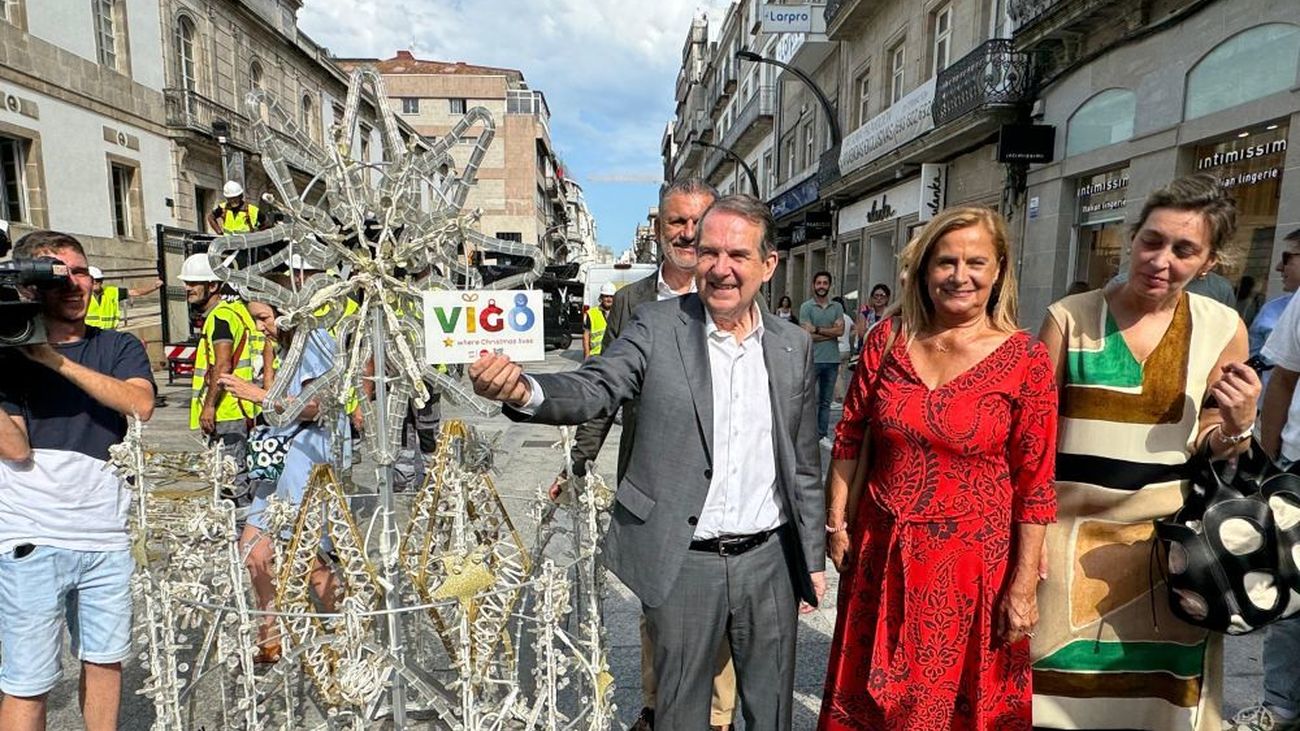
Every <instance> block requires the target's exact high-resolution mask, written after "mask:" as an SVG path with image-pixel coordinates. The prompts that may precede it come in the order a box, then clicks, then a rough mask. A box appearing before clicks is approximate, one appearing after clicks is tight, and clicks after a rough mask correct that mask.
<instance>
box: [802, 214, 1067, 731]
mask: <svg viewBox="0 0 1300 731" xmlns="http://www.w3.org/2000/svg"><path fill="white" fill-rule="evenodd" d="M902 261H903V268H904V273H903V278H902V279H903V282H904V284H903V287H902V291H901V297H902V315H901V317H900V318H896V319H893V320H886V321H884V322H882V323H881V324H880V325H879V326H878V327H876V328H875V329H873V330H872V331H871V332H870V334H868V336H867V342H866V344H865V345H864V347H863V352H862V364H861V367H860V368H858V369H857V373H856V375H855V377H854V382H853V386H852V387H851V390H850V393H849V396H848V398H847V399H846V403H845V406H844V418H843V419H842V420H841V422H840V424H839V427H838V429H837V432H836V440H835V446H834V450H833V460H832V463H831V470H830V475H829V477H828V484H827V491H828V493H827V495H828V498H827V522H826V530H827V531H828V534H829V535H828V536H827V550H828V554H829V555H830V557H831V560H832V561H833V562H834V563H835V565H836V567H837V568H838V569H839V570H840V574H841V576H840V589H839V591H840V594H839V614H838V617H837V619H836V626H835V636H834V640H833V641H832V645H831V653H830V662H829V668H828V670H827V680H826V691H825V697H824V700H823V704H822V712H821V721H820V723H819V728H820V729H823V731H834V730H838V729H871V730H872V731H895V730H898V731H901V730H904V729H906V730H909V731H942V730H943V729H963V730H964V729H971V730H972V731H974V730H980V731H985V730H986V731H1014V730H1015V729H1029V727H1030V696H1031V693H1030V686H1029V643H1028V639H1027V638H1028V637H1029V636H1030V633H1032V632H1033V628H1034V625H1035V622H1036V621H1037V614H1038V613H1037V609H1036V607H1035V602H1036V599H1035V596H1036V589H1037V585H1038V567H1039V552H1040V549H1041V546H1042V540H1043V532H1044V524H1045V523H1048V522H1051V520H1052V519H1053V516H1054V514H1055V507H1056V505H1055V500H1054V496H1053V494H1052V489H1051V485H1052V461H1053V452H1054V449H1053V447H1054V445H1055V443H1056V386H1055V384H1054V382H1053V380H1052V366H1051V361H1050V360H1049V359H1048V358H1047V353H1046V351H1045V350H1044V349H1043V347H1042V345H1041V344H1039V343H1036V342H1034V341H1033V340H1032V339H1031V338H1030V336H1029V335H1027V334H1026V333H1024V332H1022V331H1020V330H1019V329H1018V327H1017V324H1016V283H1015V276H1014V273H1013V271H1012V269H1011V256H1010V251H1009V247H1008V244H1007V236H1006V225H1005V223H1004V222H1003V220H1002V218H1001V216H999V215H998V214H997V213H995V212H993V211H991V210H988V209H985V208H958V209H952V210H948V211H944V212H943V213H941V214H940V215H939V216H937V217H936V218H935V219H934V220H932V221H931V222H930V223H929V224H927V225H926V227H925V228H924V229H923V230H922V231H921V233H920V234H919V235H918V236H917V238H916V239H915V240H913V241H912V242H911V243H910V244H909V245H908V247H907V249H906V250H905V251H904V252H903V255H902ZM864 433H865V436H864ZM864 440H865V444H864ZM860 454H861V455H862V456H861V459H860V456H859V455H860ZM863 460H864V461H865V465H864V468H865V480H863V479H854V476H855V475H856V474H858V473H857V470H858V466H859V462H860V461H863Z"/></svg>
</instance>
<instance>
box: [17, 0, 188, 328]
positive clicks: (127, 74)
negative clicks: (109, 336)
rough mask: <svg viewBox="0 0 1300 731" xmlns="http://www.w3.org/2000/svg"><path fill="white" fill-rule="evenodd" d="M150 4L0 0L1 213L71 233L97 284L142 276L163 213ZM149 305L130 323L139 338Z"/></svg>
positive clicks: (128, 282) (155, 25)
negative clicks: (98, 277)
mask: <svg viewBox="0 0 1300 731" xmlns="http://www.w3.org/2000/svg"><path fill="white" fill-rule="evenodd" d="M161 27H162V25H161V19H160V15H159V6H158V1H157V0H114V1H113V2H107V1H105V2H96V3H89V2H86V3H53V2H38V1H37V0H5V2H0V47H2V48H3V53H4V62H3V63H2V64H0V102H2V103H0V218H3V219H4V220H6V221H8V222H9V223H10V225H11V229H10V233H11V235H12V236H13V238H15V239H17V238H18V237H20V236H22V235H23V234H25V233H27V232H29V231H32V230H34V229H42V228H52V229H56V230H59V231H64V232H66V233H69V234H72V235H73V236H75V237H77V239H78V240H80V241H81V242H82V244H83V245H84V246H85V248H86V253H87V256H88V258H89V260H90V263H91V264H92V265H95V266H98V267H99V268H101V269H103V270H104V272H105V274H106V279H107V281H108V283H110V284H115V285H121V286H132V285H136V284H143V283H146V282H148V281H152V280H153V278H154V272H155V270H156V263H155V260H156V257H155V254H154V244H153V229H152V226H153V224H154V223H156V222H159V221H163V222H168V221H171V220H173V212H174V204H175V199H174V191H173V186H172V179H171V156H170V143H169V141H168V131H167V128H166V126H165V125H164V124H163V123H162V121H161V120H162V119H163V87H164V85H165V79H164V75H163V71H162V68H161V67H160V65H159V63H158V59H160V58H161V56H162V51H161V48H160V39H161V35H162V33H161ZM150 309H151V310H152V322H153V323H155V324H156V322H157V317H156V314H157V306H156V305H153V306H152V308H150V307H148V306H147V304H146V303H139V304H137V305H136V306H134V307H133V308H132V311H131V313H130V314H131V316H132V320H131V325H130V327H131V329H133V330H138V331H140V332H141V334H142V335H144V336H145V337H148V336H149V334H150V333H148V332H146V331H145V328H146V327H147V325H148V324H149V322H150V314H149V312H150Z"/></svg>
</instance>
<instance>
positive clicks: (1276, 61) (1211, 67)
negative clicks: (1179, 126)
mask: <svg viewBox="0 0 1300 731" xmlns="http://www.w3.org/2000/svg"><path fill="white" fill-rule="evenodd" d="M1298 63H1300V27H1297V26H1294V25H1288V24H1286V23H1270V24H1268V25H1260V26H1256V27H1254V28H1251V29H1250V30H1246V31H1242V32H1241V33H1238V34H1237V35H1235V36H1233V37H1231V38H1229V39H1228V40H1226V41H1224V42H1223V43H1220V44H1219V45H1218V46H1217V47H1215V49H1214V50H1213V51H1210V52H1209V53H1208V54H1206V56H1205V58H1203V59H1201V60H1200V62H1199V63H1197V64H1196V66H1194V67H1192V70H1191V71H1190V72H1189V73H1188V74H1187V98H1186V101H1185V102H1184V106H1183V117H1184V118H1186V119H1195V118H1197V117H1202V116H1205V115H1206V114H1210V113H1212V112H1217V111H1219V110H1220V109H1227V108H1229V107H1235V106H1237V105H1238V104H1244V103H1246V102H1248V101H1250V100H1252V99H1259V98H1260V97H1264V96H1268V95H1269V94H1274V93H1277V92H1279V91H1285V90H1287V89H1289V88H1291V85H1292V84H1294V83H1295V80H1296V66H1297V64H1298Z"/></svg>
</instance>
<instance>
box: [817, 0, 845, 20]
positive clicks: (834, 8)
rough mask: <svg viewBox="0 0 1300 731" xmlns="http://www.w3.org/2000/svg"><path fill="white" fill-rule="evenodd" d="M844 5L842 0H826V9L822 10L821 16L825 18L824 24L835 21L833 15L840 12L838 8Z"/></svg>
mask: <svg viewBox="0 0 1300 731" xmlns="http://www.w3.org/2000/svg"><path fill="white" fill-rule="evenodd" d="M843 7H844V0H826V10H824V11H822V17H824V18H826V25H828V26H829V25H830V24H831V23H834V22H835V16H837V15H839V14H840V9H841V8H843Z"/></svg>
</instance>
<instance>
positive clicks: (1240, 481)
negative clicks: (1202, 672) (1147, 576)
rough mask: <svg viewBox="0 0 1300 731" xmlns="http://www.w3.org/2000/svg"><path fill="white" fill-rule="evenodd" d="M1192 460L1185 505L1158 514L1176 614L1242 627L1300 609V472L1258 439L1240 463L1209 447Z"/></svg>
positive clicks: (1226, 628)
mask: <svg viewBox="0 0 1300 731" xmlns="http://www.w3.org/2000/svg"><path fill="white" fill-rule="evenodd" d="M1187 467H1188V476H1189V477H1190V479H1191V483H1192V484H1191V490H1190V491H1189V493H1188V494H1187V495H1186V497H1185V499H1184V502H1183V507H1182V508H1180V509H1179V510H1178V512H1177V513H1175V514H1174V515H1172V516H1170V517H1168V518H1161V519H1158V520H1156V521H1155V527H1156V538H1157V542H1158V545H1159V547H1160V548H1161V549H1163V553H1164V557H1165V560H1164V565H1163V567H1162V568H1163V572H1164V575H1165V583H1166V587H1167V591H1168V597H1169V606H1170V609H1171V610H1172V611H1173V613H1174V615H1175V616H1177V617H1178V618H1179V619H1181V620H1183V621H1185V622H1187V623H1189V624H1192V625H1196V626H1198V627H1204V628H1206V629H1210V630H1214V631H1216V632H1222V633H1225V634H1230V635H1241V634H1246V633H1249V632H1254V631H1255V630H1257V629H1259V628H1261V627H1263V626H1265V625H1268V624H1269V623H1271V622H1274V621H1276V620H1278V619H1281V618H1283V617H1286V616H1290V614H1292V613H1294V612H1296V611H1297V610H1300V561H1298V560H1297V559H1300V476H1298V475H1295V474H1292V473H1290V472H1287V471H1284V470H1282V469H1281V468H1279V467H1278V466H1277V465H1276V464H1275V463H1274V462H1273V461H1272V460H1271V459H1269V457H1268V456H1267V455H1266V454H1265V453H1264V450H1263V449H1262V448H1261V447H1260V445H1259V443H1258V442H1255V441H1253V440H1252V442H1251V448H1250V451H1249V452H1247V453H1246V454H1243V455H1241V456H1239V457H1238V459H1237V462H1236V465H1235V469H1233V468H1231V467H1230V463H1229V462H1228V461H1227V460H1213V459H1211V458H1210V457H1209V455H1208V454H1206V453H1205V452H1201V453H1198V454H1197V455H1195V456H1194V457H1193V458H1192V459H1191V460H1189V461H1188V463H1187Z"/></svg>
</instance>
